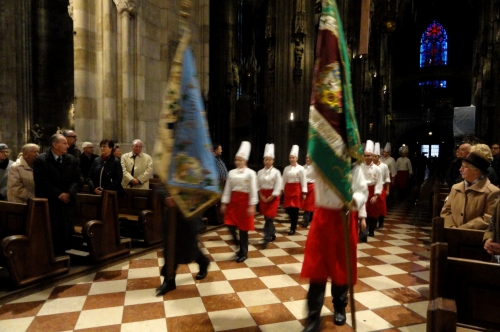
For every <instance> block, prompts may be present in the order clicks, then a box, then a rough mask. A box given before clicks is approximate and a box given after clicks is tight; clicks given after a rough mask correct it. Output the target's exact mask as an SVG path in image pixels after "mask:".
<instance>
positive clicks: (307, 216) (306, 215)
mask: <svg viewBox="0 0 500 332" xmlns="http://www.w3.org/2000/svg"><path fill="white" fill-rule="evenodd" d="M313 215H314V212H312V211H304V215H303V217H302V219H303V222H302V224H303V225H304V227H307V225H308V224H309V223H310V222H311V221H312V218H313Z"/></svg>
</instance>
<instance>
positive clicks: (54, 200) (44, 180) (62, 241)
mask: <svg viewBox="0 0 500 332" xmlns="http://www.w3.org/2000/svg"><path fill="white" fill-rule="evenodd" d="M50 144H51V147H50V148H49V149H48V151H47V152H44V153H41V154H39V155H38V156H37V157H36V158H35V161H34V163H33V178H34V180H35V197H37V198H47V199H48V201H49V214H50V225H51V229H52V242H53V245H54V253H55V254H56V255H57V256H59V255H64V252H65V250H66V249H70V248H71V236H72V235H73V226H74V222H75V219H76V194H77V193H78V191H79V190H80V187H81V184H82V183H81V180H80V171H79V168H78V162H77V161H76V159H75V157H73V156H72V155H70V154H68V153H67V151H68V142H67V140H66V137H64V136H63V135H61V134H55V135H52V137H51V138H50Z"/></svg>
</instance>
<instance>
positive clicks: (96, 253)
mask: <svg viewBox="0 0 500 332" xmlns="http://www.w3.org/2000/svg"><path fill="white" fill-rule="evenodd" d="M76 204H77V223H76V225H75V238H76V239H77V240H78V241H79V242H80V246H79V249H81V248H84V246H83V245H82V243H81V242H85V243H86V244H87V250H88V252H89V255H90V259H91V260H92V261H93V262H101V261H104V260H108V259H111V258H114V257H117V256H121V255H127V254H128V253H130V248H131V242H130V239H127V238H125V239H122V238H121V237H120V229H119V225H118V199H117V195H116V192H114V191H104V192H103V194H102V196H97V195H90V194H77V195H76Z"/></svg>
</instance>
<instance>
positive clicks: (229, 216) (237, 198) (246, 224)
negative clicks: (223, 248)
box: [224, 191, 254, 231]
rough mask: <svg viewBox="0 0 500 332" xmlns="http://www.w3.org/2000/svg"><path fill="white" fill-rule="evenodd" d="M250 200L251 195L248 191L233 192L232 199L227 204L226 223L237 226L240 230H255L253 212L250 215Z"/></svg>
mask: <svg viewBox="0 0 500 332" xmlns="http://www.w3.org/2000/svg"><path fill="white" fill-rule="evenodd" d="M249 201H250V197H249V196H248V193H244V192H241V191H233V192H231V201H230V202H229V204H228V205H227V206H226V215H225V216H224V224H225V225H229V226H236V227H238V229H239V230H240V231H253V229H254V220H253V214H252V215H250V216H249V215H248V207H249V205H248V202H249Z"/></svg>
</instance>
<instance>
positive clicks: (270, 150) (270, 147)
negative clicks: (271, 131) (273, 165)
mask: <svg viewBox="0 0 500 332" xmlns="http://www.w3.org/2000/svg"><path fill="white" fill-rule="evenodd" d="M266 157H269V158H273V159H274V144H273V143H269V144H266V147H265V148H264V158H266Z"/></svg>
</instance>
